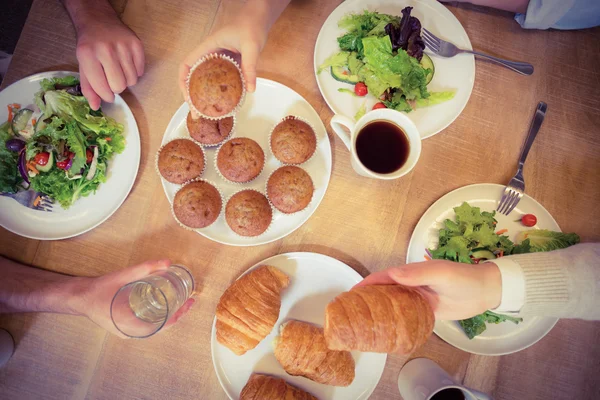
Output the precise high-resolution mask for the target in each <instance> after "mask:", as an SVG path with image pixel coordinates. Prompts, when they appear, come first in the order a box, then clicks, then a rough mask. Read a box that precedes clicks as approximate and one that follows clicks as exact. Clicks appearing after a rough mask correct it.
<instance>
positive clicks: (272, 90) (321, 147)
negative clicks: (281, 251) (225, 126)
mask: <svg viewBox="0 0 600 400" xmlns="http://www.w3.org/2000/svg"><path fill="white" fill-rule="evenodd" d="M188 112H189V108H188V105H187V103H184V104H182V105H181V107H179V109H178V110H177V112H176V113H175V115H173V118H171V122H169V126H167V130H166V131H165V135H164V137H163V141H162V143H163V144H165V143H167V142H168V141H170V140H172V139H176V138H179V137H188V138H189V135H188V133H187V129H186V122H185V121H186V118H187V115H188ZM287 115H295V116H299V117H303V118H304V119H306V120H307V121H308V122H310V123H311V124H312V126H313V128H314V129H315V131H316V134H317V139H318V142H317V151H316V152H315V155H314V156H313V157H312V158H311V159H310V160H308V161H307V162H306V163H304V164H302V165H300V167H301V168H302V169H304V170H305V171H306V172H308V174H309V175H310V177H311V178H312V181H313V183H314V185H315V193H314V195H313V198H312V201H311V203H310V204H309V205H308V207H307V208H306V209H304V210H302V211H300V212H298V213H295V214H291V215H285V214H283V213H281V212H280V211H278V210H274V212H273V223H272V225H271V227H270V228H269V230H268V231H267V232H265V233H263V234H262V235H260V236H256V237H242V236H239V235H237V234H236V233H234V232H233V231H232V230H231V229H230V228H229V226H228V225H227V222H225V217H224V215H223V212H221V215H220V216H219V218H218V219H217V220H216V221H215V223H214V224H212V225H210V226H208V227H206V228H203V229H196V232H198V233H199V234H201V235H202V236H204V237H207V238H209V239H211V240H214V241H215V242H218V243H223V244H229V245H232V246H257V245H260V244H265V243H269V242H273V241H275V240H278V239H281V238H282V237H284V236H287V235H289V234H290V233H292V232H294V231H295V230H296V229H298V228H299V227H300V226H301V225H302V224H303V223H305V222H306V221H307V220H308V219H309V218H310V216H311V215H312V214H313V213H314V212H315V210H316V209H317V207H318V206H319V204H320V203H321V200H323V196H325V191H326V190H327V186H328V185H329V178H330V176H331V146H330V144H329V137H328V136H327V131H326V130H325V126H324V125H323V122H322V121H321V118H319V114H317V112H316V111H315V109H314V108H312V106H311V105H310V104H309V103H308V102H307V101H306V100H305V99H304V98H303V97H302V96H300V95H299V94H298V93H296V92H295V91H294V90H292V89H290V88H289V87H287V86H285V85H282V84H281V83H278V82H275V81H271V80H269V79H264V78H258V79H257V82H256V92H254V93H251V94H247V95H246V100H245V102H244V105H243V106H242V108H241V109H240V111H239V113H238V114H237V115H236V127H235V132H234V134H233V137H249V138H251V139H254V140H256V142H258V144H260V146H261V147H262V149H263V151H264V152H265V156H266V158H267V161H266V163H265V168H264V170H263V171H262V173H261V174H260V175H259V176H258V178H256V179H255V180H254V181H252V182H250V183H248V184H244V185H238V184H233V183H228V182H225V180H224V179H223V178H221V177H220V176H219V175H218V174H217V171H216V169H215V165H214V159H215V153H216V149H217V147H207V148H205V149H204V152H205V154H206V170H205V171H204V174H203V175H202V179H206V180H208V181H210V182H212V183H214V184H216V185H217V187H218V188H219V189H220V190H221V192H222V193H223V195H224V196H225V200H227V199H228V198H229V197H230V196H231V195H232V194H234V193H235V192H237V191H238V190H242V189H245V188H249V189H256V190H258V191H260V192H261V193H263V194H264V193H265V185H266V183H267V178H268V177H269V175H270V174H271V173H272V172H273V171H275V170H276V169H277V168H279V167H280V166H281V165H282V164H281V163H280V162H279V161H277V159H276V158H275V157H274V156H273V154H271V151H270V150H269V133H270V132H271V129H273V127H274V126H275V125H276V124H277V123H278V122H279V121H280V120H281V119H282V118H283V117H285V116H287ZM161 180H162V185H163V188H164V190H165V194H166V195H167V198H168V199H169V203H171V204H173V197H174V196H175V192H176V191H177V189H178V188H179V187H180V185H175V184H172V183H169V182H167V181H166V180H164V179H162V177H161Z"/></svg>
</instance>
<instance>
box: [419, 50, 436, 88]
mask: <svg viewBox="0 0 600 400" xmlns="http://www.w3.org/2000/svg"><path fill="white" fill-rule="evenodd" d="M421 66H422V67H423V68H425V69H430V70H431V72H430V73H429V74H427V77H426V78H425V84H426V85H429V82H431V80H432V79H433V74H434V72H435V66H434V65H433V61H432V60H431V58H430V57H429V56H428V55H427V54H425V53H423V58H421Z"/></svg>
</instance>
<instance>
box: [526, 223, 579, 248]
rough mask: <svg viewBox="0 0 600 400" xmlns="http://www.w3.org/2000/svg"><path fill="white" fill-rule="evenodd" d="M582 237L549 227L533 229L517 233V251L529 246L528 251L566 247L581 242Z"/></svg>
mask: <svg viewBox="0 0 600 400" xmlns="http://www.w3.org/2000/svg"><path fill="white" fill-rule="evenodd" d="M579 241H580V238H579V235H577V234H576V233H562V232H554V231H549V230H547V229H531V230H527V231H523V232H520V233H519V234H518V235H517V243H519V244H518V245H517V246H516V249H517V251H519V252H521V251H523V249H524V248H527V247H528V250H529V251H527V252H528V253H535V252H540V251H552V250H559V249H564V248H566V247H569V246H573V245H574V244H577V243H579Z"/></svg>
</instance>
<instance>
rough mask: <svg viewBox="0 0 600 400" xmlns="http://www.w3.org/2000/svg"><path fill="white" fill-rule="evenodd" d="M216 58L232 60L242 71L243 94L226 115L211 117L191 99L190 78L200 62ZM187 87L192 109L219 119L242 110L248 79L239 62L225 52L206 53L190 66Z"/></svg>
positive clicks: (188, 101)
mask: <svg viewBox="0 0 600 400" xmlns="http://www.w3.org/2000/svg"><path fill="white" fill-rule="evenodd" d="M215 58H222V59H223V60H227V61H229V62H231V63H232V64H233V65H235V67H236V68H237V70H238V72H239V73H240V78H241V79H242V96H241V97H240V101H239V102H238V104H237V105H236V106H235V107H234V108H233V110H231V111H230V112H229V113H227V114H225V115H221V116H220V117H209V116H208V115H204V114H203V113H201V112H200V111H198V109H197V108H196V107H195V106H194V105H193V104H192V100H191V99H190V95H189V93H190V78H191V76H192V74H193V73H194V71H195V70H196V68H198V66H199V65H200V64H202V63H203V62H205V61H208V60H213V59H215ZM185 88H186V90H187V94H188V96H187V103H188V106H189V107H190V110H193V111H195V112H196V113H197V114H198V115H200V116H201V117H204V118H206V119H212V120H219V119H222V118H226V117H231V116H232V115H235V114H237V112H238V111H239V110H240V108H241V107H242V105H243V104H244V100H245V99H246V80H245V79H244V74H242V69H241V68H240V66H239V64H238V63H237V62H236V61H235V60H234V59H233V58H231V57H229V56H227V55H225V54H218V53H211V54H207V55H205V56H204V57H202V58H200V59H199V60H198V61H196V63H195V64H194V65H192V67H191V68H190V73H189V74H188V76H187V79H186V80H185Z"/></svg>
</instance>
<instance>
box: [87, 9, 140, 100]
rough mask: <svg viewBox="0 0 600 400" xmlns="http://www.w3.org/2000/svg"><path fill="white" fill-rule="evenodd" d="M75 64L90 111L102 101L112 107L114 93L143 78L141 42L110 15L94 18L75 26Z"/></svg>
mask: <svg viewBox="0 0 600 400" xmlns="http://www.w3.org/2000/svg"><path fill="white" fill-rule="evenodd" d="M77 60H78V61H79V74H80V80H81V91H82V93H83V95H84V96H85V97H86V99H87V100H88V102H89V104H90V107H91V108H92V109H93V110H97V109H98V108H99V107H100V102H101V101H102V100H104V101H106V102H109V103H112V102H113V101H114V100H115V93H117V94H118V93H121V92H123V91H124V90H125V89H126V88H127V87H128V86H133V85H135V84H136V83H137V81H138V78H139V77H140V76H142V75H143V74H144V63H145V58H144V48H143V46H142V42H141V41H140V39H138V37H137V36H136V35H135V33H133V31H131V30H130V29H129V28H128V27H126V26H125V25H124V24H123V23H122V22H121V21H120V20H119V18H118V17H117V16H116V15H114V13H113V15H110V14H102V15H95V16H94V18H88V19H86V20H85V21H84V22H83V23H81V24H79V25H78V26H77Z"/></svg>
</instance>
